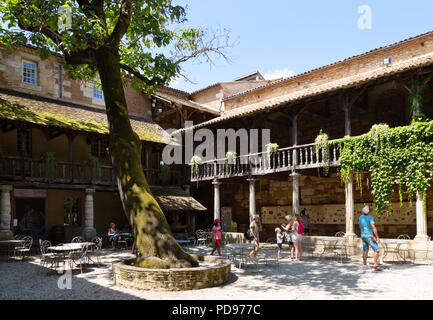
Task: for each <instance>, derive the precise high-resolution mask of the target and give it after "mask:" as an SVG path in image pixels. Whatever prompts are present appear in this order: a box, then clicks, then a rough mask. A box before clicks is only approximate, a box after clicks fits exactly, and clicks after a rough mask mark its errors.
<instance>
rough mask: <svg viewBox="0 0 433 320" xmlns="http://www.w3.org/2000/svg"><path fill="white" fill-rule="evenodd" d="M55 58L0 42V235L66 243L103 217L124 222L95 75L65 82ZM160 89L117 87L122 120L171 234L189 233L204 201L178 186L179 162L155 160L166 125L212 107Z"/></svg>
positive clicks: (105, 221) (105, 222)
mask: <svg viewBox="0 0 433 320" xmlns="http://www.w3.org/2000/svg"><path fill="white" fill-rule="evenodd" d="M61 59H62V57H61V56H58V55H52V56H50V57H49V58H48V59H46V60H41V59H40V58H39V55H38V54H37V52H36V50H35V48H33V47H31V46H21V47H19V48H17V49H15V50H13V51H9V50H7V49H6V48H4V47H0V190H1V203H0V218H1V219H0V220H1V225H0V237H2V238H5V237H10V236H11V235H12V234H15V233H28V234H31V235H33V236H36V237H48V238H49V237H50V234H51V232H52V231H53V230H57V231H56V232H59V231H58V230H64V238H63V239H64V241H69V240H70V239H71V238H72V237H74V236H76V235H84V236H86V238H91V237H92V236H94V235H96V234H101V235H103V234H106V230H107V229H108V227H109V224H110V223H111V222H115V223H116V224H117V225H118V227H119V228H120V229H121V230H122V229H123V230H125V229H128V228H129V223H128V220H127V217H126V215H125V214H124V212H123V209H122V206H121V201H120V198H119V194H118V192H117V182H116V177H115V176H114V174H113V170H112V166H111V160H110V157H109V149H108V148H109V142H108V126H107V117H106V113H105V104H104V98H103V92H102V91H101V90H100V88H99V87H98V86H97V84H96V82H84V81H77V80H71V79H68V78H67V76H66V74H65V71H64V70H63V68H62V65H61ZM159 91H160V92H157V93H156V94H155V95H154V96H152V97H148V96H146V95H144V94H142V93H139V92H136V91H134V90H133V89H132V88H130V87H127V88H126V89H125V94H126V100H127V105H128V111H129V115H130V121H131V124H132V127H133V129H134V130H135V132H136V133H137V134H138V135H139V137H140V139H141V141H142V150H143V152H142V164H143V168H144V171H145V175H146V177H147V180H148V182H149V185H150V186H151V189H152V190H155V196H156V198H157V201H159V203H160V204H161V206H162V207H164V209H165V211H167V212H170V213H169V215H170V219H171V221H172V227H173V231H174V232H177V231H182V232H184V231H187V232H193V231H194V230H193V225H194V220H195V216H196V215H200V214H201V213H202V212H203V210H205V209H206V208H204V207H203V206H202V205H201V204H200V203H198V202H197V201H196V200H195V199H194V198H192V197H191V196H190V195H189V194H188V192H187V191H186V190H185V187H184V186H185V183H186V182H188V181H187V179H186V177H187V175H186V173H187V172H186V171H185V170H184V169H185V168H183V167H182V166H171V167H170V166H165V165H164V164H162V163H161V151H162V149H163V148H164V146H166V145H167V144H168V143H169V142H170V141H171V138H170V136H169V135H168V133H167V132H166V131H165V130H164V128H170V127H171V128H175V129H179V128H181V127H182V123H183V121H184V120H183V117H187V119H192V120H193V121H195V122H196V123H199V122H200V121H205V120H209V119H211V118H213V117H215V116H216V115H218V114H219V113H218V112H217V111H214V110H213V109H210V108H208V107H206V106H203V105H201V104H199V103H194V102H191V101H189V100H188V99H185V97H184V95H185V94H186V93H183V92H181V91H178V90H174V89H170V88H161V89H159ZM179 96H180V97H179ZM164 97H165V98H164ZM167 97H168V98H170V99H171V100H168V99H167ZM161 186H163V187H164V192H163V193H161V192H160V189H161ZM176 215H179V216H180V218H179V217H176ZM185 219H186V220H185ZM184 220H185V221H187V222H188V223H186V222H185V221H184ZM177 221H180V222H179V223H181V224H182V226H183V228H179V226H178V225H177ZM182 221H184V222H182ZM61 241H63V240H61Z"/></svg>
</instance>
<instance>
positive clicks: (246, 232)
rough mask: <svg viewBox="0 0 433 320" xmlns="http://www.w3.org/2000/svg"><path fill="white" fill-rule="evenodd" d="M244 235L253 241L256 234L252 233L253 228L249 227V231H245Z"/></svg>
mask: <svg viewBox="0 0 433 320" xmlns="http://www.w3.org/2000/svg"><path fill="white" fill-rule="evenodd" d="M244 237H245V239H247V240H249V241H251V240H253V239H254V236H253V235H252V234H251V230H250V229H248V230H247V231H245V232H244Z"/></svg>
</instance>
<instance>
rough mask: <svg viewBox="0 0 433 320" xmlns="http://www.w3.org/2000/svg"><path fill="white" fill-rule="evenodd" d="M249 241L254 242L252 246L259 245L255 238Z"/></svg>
mask: <svg viewBox="0 0 433 320" xmlns="http://www.w3.org/2000/svg"><path fill="white" fill-rule="evenodd" d="M251 243H252V244H254V247H257V248H258V247H259V246H260V244H259V243H258V242H257V241H256V239H254V240H252V241H251Z"/></svg>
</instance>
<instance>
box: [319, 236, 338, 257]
mask: <svg viewBox="0 0 433 320" xmlns="http://www.w3.org/2000/svg"><path fill="white" fill-rule="evenodd" d="M316 240H317V241H320V242H327V243H328V244H329V245H325V243H324V244H323V251H322V252H321V253H320V256H322V255H323V254H325V253H332V252H333V250H334V249H335V245H336V244H337V242H338V241H341V238H338V237H318V238H316Z"/></svg>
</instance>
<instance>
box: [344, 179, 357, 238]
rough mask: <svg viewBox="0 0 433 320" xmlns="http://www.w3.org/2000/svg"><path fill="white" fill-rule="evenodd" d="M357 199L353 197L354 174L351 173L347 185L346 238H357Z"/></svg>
mask: <svg viewBox="0 0 433 320" xmlns="http://www.w3.org/2000/svg"><path fill="white" fill-rule="evenodd" d="M354 220H355V199H354V195H353V174H352V173H350V174H349V177H348V178H347V185H346V236H352V237H353V236H355V232H354V230H355V228H354V223H355V221H354Z"/></svg>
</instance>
